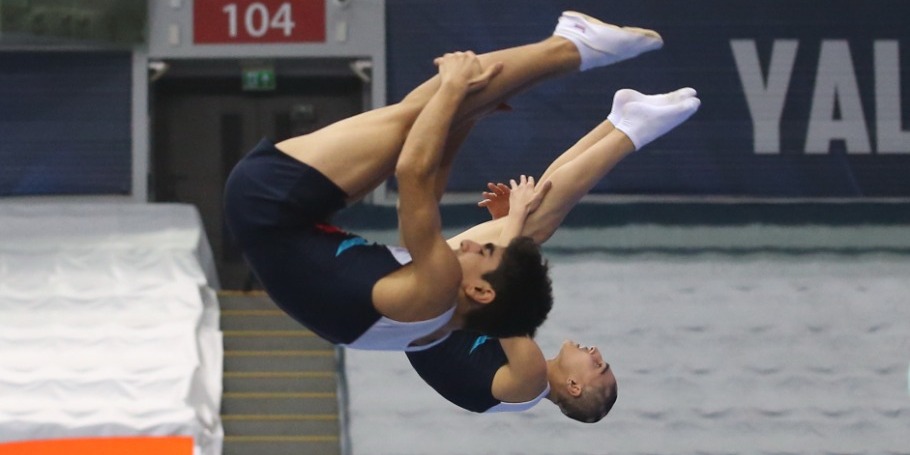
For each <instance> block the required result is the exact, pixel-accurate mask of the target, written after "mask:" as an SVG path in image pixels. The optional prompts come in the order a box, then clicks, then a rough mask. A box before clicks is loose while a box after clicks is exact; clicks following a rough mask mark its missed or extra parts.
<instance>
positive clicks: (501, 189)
mask: <svg viewBox="0 0 910 455" xmlns="http://www.w3.org/2000/svg"><path fill="white" fill-rule="evenodd" d="M487 188H489V189H490V191H484V192H483V193H481V194H480V195H481V196H482V197H483V200H482V201H480V202H478V203H477V206H478V207H486V208H487V211H489V212H490V216H491V217H492V218H493V219H494V220H495V219H497V218H502V217H504V216H506V215H508V214H509V193H510V192H511V189H510V188H509V186H508V185H506V184H505V183H492V182H491V183H487Z"/></svg>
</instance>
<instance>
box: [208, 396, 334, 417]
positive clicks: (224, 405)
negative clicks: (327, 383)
mask: <svg viewBox="0 0 910 455" xmlns="http://www.w3.org/2000/svg"><path fill="white" fill-rule="evenodd" d="M221 412H222V413H223V414H265V413H269V414H330V413H334V414H337V413H338V399H337V398H336V395H335V392H280V393H279V392H272V393H263V392H242V394H241V393H240V392H238V393H234V392H227V393H225V394H224V397H223V398H222V400H221Z"/></svg>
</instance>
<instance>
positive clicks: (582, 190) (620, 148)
mask: <svg viewBox="0 0 910 455" xmlns="http://www.w3.org/2000/svg"><path fill="white" fill-rule="evenodd" d="M633 150H635V147H634V145H632V142H631V141H629V140H628V138H627V137H626V136H625V134H623V133H622V132H619V131H617V132H614V128H613V125H612V124H611V123H610V122H608V121H605V122H603V123H601V124H600V125H598V126H597V127H596V128H594V129H593V130H591V132H589V133H588V134H587V135H585V136H584V137H583V138H582V139H581V140H579V141H578V142H577V143H576V144H575V145H574V146H572V147H571V148H569V149H568V150H566V151H565V152H564V153H563V154H562V155H560V156H559V158H557V159H556V160H555V161H553V164H551V165H550V167H549V168H547V171H546V172H545V173H544V178H545V179H546V180H540V182H543V183H540V184H539V185H538V186H541V185H551V187H550V189H549V192H548V193H547V195H546V197H544V198H543V199H542V201H541V202H540V205H539V207H538V208H537V209H536V210H535V211H533V212H531V213H530V214H529V215H528V217H527V220H525V222H524V226H523V228H522V231H521V234H520V235H526V236H530V237H532V238H533V239H534V240H535V241H536V242H537V243H539V244H542V243H543V242H545V241H546V240H547V239H549V238H550V237H551V236H552V235H553V233H554V232H556V229H557V228H559V225H560V224H561V223H562V221H563V219H565V217H566V215H568V213H569V212H570V211H571V210H572V208H574V207H575V205H576V204H577V203H578V201H579V200H581V198H582V197H583V196H584V195H585V194H587V192H588V191H590V189H591V188H593V187H594V185H595V184H597V182H598V181H600V179H602V178H603V177H604V176H605V175H606V174H607V173H608V172H609V171H610V170H611V169H612V168H613V167H614V166H615V165H616V163H618V162H619V161H621V160H622V159H623V158H624V157H625V156H626V155H628V154H629V153H631V152H632V151H633ZM494 187H496V185H494ZM497 188H498V187H497ZM498 189H499V191H498V192H497V191H496V189H494V188H493V187H491V188H490V191H489V192H488V193H485V194H484V196H485V197H486V199H487V200H489V201H490V202H487V203H484V205H485V206H486V205H491V204H492V205H491V207H493V210H498V211H499V212H500V213H501V212H503V211H504V209H503V206H504V205H506V206H509V205H511V204H510V203H505V200H510V199H511V197H510V195H506V193H508V192H506V191H503V189H502V188H498ZM507 196H508V199H507ZM491 213H493V212H492V211H491ZM506 220H507V217H502V218H498V219H494V220H491V221H487V222H485V223H481V224H479V225H477V226H474V227H472V228H470V229H468V230H467V231H465V232H462V233H461V234H458V235H457V236H455V237H453V238H451V239H449V240H448V242H449V244H450V245H458V244H459V243H460V242H461V240H463V239H471V240H474V241H477V242H495V241H496V240H497V239H498V238H500V236H501V233H502V232H503V229H504V227H505V226H506Z"/></svg>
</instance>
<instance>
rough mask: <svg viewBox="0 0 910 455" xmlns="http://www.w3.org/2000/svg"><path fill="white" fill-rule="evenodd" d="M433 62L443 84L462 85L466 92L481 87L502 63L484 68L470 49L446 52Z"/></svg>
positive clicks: (500, 69)
mask: <svg viewBox="0 0 910 455" xmlns="http://www.w3.org/2000/svg"><path fill="white" fill-rule="evenodd" d="M433 63H435V64H436V66H437V67H438V68H439V77H440V78H441V79H442V83H443V84H451V85H455V86H458V87H464V88H465V91H466V93H472V92H476V91H478V90H481V89H483V88H484V87H486V86H487V84H488V83H489V82H490V80H492V79H493V78H494V77H495V76H496V75H497V74H499V72H500V71H502V63H495V64H493V65H490V66H488V67H487V68H484V67H483V66H482V65H481V64H480V59H479V58H477V55H475V54H474V53H473V52H471V51H465V52H452V53H448V54H445V55H443V56H442V57H438V58H436V59H435V60H433Z"/></svg>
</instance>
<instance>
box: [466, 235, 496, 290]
mask: <svg viewBox="0 0 910 455" xmlns="http://www.w3.org/2000/svg"><path fill="white" fill-rule="evenodd" d="M505 250H506V249H505V248H503V247H500V246H497V245H494V244H492V243H486V244H483V245H481V244H479V243H477V242H475V241H473V240H464V241H462V242H461V247H460V248H459V249H458V250H457V251H456V252H455V255H456V256H458V262H460V263H461V271H462V274H463V276H464V281H465V282H468V283H469V282H472V281H473V280H483V275H484V274H485V273H487V272H492V271H493V270H496V267H499V263H500V262H502V254H503V253H504V252H505Z"/></svg>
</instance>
